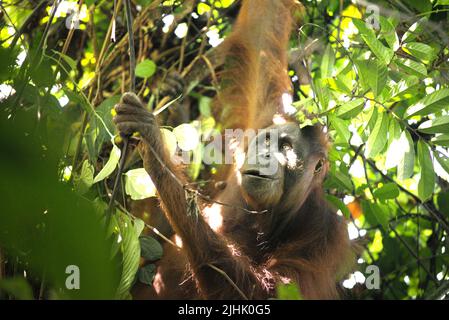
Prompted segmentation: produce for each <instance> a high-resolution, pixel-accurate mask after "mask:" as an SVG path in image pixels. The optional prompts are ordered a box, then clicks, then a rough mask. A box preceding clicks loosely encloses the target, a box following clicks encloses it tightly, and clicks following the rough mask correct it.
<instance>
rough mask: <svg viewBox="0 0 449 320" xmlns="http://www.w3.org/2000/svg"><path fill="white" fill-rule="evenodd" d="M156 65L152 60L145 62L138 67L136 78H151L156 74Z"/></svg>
mask: <svg viewBox="0 0 449 320" xmlns="http://www.w3.org/2000/svg"><path fill="white" fill-rule="evenodd" d="M156 68H157V67H156V64H155V63H154V61H152V60H148V59H146V60H143V61H142V62H140V63H139V64H137V66H136V77H140V78H150V77H151V76H153V75H154V74H155V73H156Z"/></svg>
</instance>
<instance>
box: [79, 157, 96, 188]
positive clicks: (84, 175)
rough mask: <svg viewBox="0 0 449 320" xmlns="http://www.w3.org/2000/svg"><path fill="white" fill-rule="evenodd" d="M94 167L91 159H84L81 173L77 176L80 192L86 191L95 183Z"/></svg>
mask: <svg viewBox="0 0 449 320" xmlns="http://www.w3.org/2000/svg"><path fill="white" fill-rule="evenodd" d="M94 171H95V170H94V167H93V166H92V165H91V164H90V162H89V160H84V162H83V166H82V167H81V174H80V176H79V177H77V178H75V181H74V182H75V186H76V190H77V191H78V192H79V193H80V194H84V193H86V192H87V191H88V190H89V188H90V187H91V186H92V185H93V183H94Z"/></svg>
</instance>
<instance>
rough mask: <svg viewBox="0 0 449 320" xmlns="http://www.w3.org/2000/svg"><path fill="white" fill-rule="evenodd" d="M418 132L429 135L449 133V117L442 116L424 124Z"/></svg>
mask: <svg viewBox="0 0 449 320" xmlns="http://www.w3.org/2000/svg"><path fill="white" fill-rule="evenodd" d="M418 130H419V131H421V132H424V133H427V134H435V133H449V116H442V117H438V118H435V119H432V120H428V121H426V122H423V123H422V124H421V125H420V126H419V127H418Z"/></svg>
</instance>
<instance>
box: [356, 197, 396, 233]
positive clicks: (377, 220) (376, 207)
mask: <svg viewBox="0 0 449 320" xmlns="http://www.w3.org/2000/svg"><path fill="white" fill-rule="evenodd" d="M361 205H362V212H363V215H364V216H365V218H366V221H367V222H368V223H369V224H370V225H371V226H373V227H374V226H376V225H378V224H380V225H381V226H382V227H383V228H384V230H388V223H389V218H390V217H389V214H388V210H387V208H386V207H385V206H383V205H380V204H377V203H372V202H369V201H367V200H362V201H361Z"/></svg>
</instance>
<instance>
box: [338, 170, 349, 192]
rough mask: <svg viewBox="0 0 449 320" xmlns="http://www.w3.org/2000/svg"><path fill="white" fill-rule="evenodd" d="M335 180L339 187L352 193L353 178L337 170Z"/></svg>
mask: <svg viewBox="0 0 449 320" xmlns="http://www.w3.org/2000/svg"><path fill="white" fill-rule="evenodd" d="M334 178H335V181H336V182H337V183H338V184H339V186H340V187H341V188H342V189H344V190H347V191H352V190H353V189H354V187H353V185H352V182H351V178H349V177H348V176H347V175H346V174H344V173H343V172H341V171H339V170H337V171H335V172H334Z"/></svg>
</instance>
